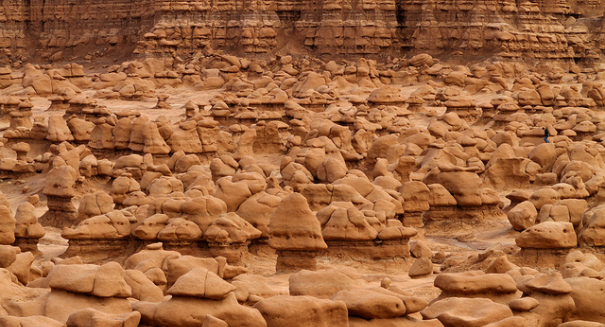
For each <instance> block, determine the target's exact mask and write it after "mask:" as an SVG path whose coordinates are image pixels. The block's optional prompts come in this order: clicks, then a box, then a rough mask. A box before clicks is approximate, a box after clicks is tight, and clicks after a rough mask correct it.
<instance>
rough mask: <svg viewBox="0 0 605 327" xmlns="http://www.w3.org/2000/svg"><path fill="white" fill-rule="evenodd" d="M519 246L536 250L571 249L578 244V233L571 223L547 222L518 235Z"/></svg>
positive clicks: (516, 239)
mask: <svg viewBox="0 0 605 327" xmlns="http://www.w3.org/2000/svg"><path fill="white" fill-rule="evenodd" d="M515 242H516V243H517V246H519V247H521V248H534V249H559V248H571V247H575V246H576V245H577V244H578V240H577V236H576V232H575V231H574V228H573V225H572V224H571V223H569V222H554V221H547V222H543V223H540V224H537V225H534V226H531V227H529V228H527V229H526V230H524V231H523V232H521V234H519V235H517V237H516V238H515Z"/></svg>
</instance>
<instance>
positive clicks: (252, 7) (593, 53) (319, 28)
mask: <svg viewBox="0 0 605 327" xmlns="http://www.w3.org/2000/svg"><path fill="white" fill-rule="evenodd" d="M604 6H605V4H604V3H603V2H602V1H567V0H544V1H537V2H528V1H513V0H499V1H494V0H475V1H473V0H376V1H374V0H358V1H350V0H313V1H302V0H266V1H263V0H246V1H229V0H203V1H192V0H188V1H174V0H164V1H160V0H155V1H154V0H134V1H130V2H125V1H121V0H109V1H99V0H93V1H87V2H81V1H66V0H50V1H41V0H33V1H24V0H10V1H9V0H5V1H3V3H2V5H1V6H0V49H1V50H2V52H1V53H2V54H3V55H4V57H6V58H8V57H11V56H13V59H14V56H15V55H19V54H25V55H27V56H29V57H35V58H42V59H51V60H59V59H63V58H71V57H86V56H87V55H88V56H91V57H94V56H95V55H97V56H100V55H105V54H111V53H112V52H118V53H121V54H132V53H135V54H141V55H152V56H158V55H159V56H166V55H175V54H176V55H185V56H187V55H193V54H195V53H196V52H199V51H207V50H209V49H222V50H225V51H226V52H229V53H234V54H238V55H242V54H266V53H277V52H278V51H280V50H281V52H284V53H301V54H306V53H309V54H314V55H328V56H334V57H336V56H349V55H358V56H381V55H382V56H386V55H389V54H393V55H398V56H400V55H401V54H406V53H418V52H428V53H431V54H433V55H457V54H458V55H466V56H468V55H471V56H493V55H498V56H501V57H505V58H538V59H583V58H598V57H599V56H600V55H602V52H603V48H605V47H604V45H603V40H602V39H603V36H602V35H603V33H602V30H603V21H602V13H603V9H604ZM89 58H90V57H89Z"/></svg>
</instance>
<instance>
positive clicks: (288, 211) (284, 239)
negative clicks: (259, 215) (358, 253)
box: [269, 193, 328, 270]
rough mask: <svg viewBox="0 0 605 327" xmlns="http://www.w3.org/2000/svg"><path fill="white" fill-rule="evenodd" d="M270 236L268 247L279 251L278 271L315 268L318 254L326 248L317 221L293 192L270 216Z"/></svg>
mask: <svg viewBox="0 0 605 327" xmlns="http://www.w3.org/2000/svg"><path fill="white" fill-rule="evenodd" d="M269 235H270V238H269V246H271V247H272V248H274V249H276V250H277V251H278V261H277V267H278V270H287V269H291V268H295V269H299V268H311V269H314V268H315V264H316V261H315V256H316V255H317V252H318V251H321V250H325V249H326V248H327V247H328V246H327V245H326V243H325V242H324V240H323V237H322V235H321V225H320V223H319V220H317V218H316V217H315V215H314V214H313V212H312V211H311V209H310V208H309V204H308V203H307V199H306V198H305V197H304V196H302V195H301V194H299V193H292V194H291V195H289V196H287V197H285V198H284V199H283V200H282V201H281V202H280V203H279V205H278V206H277V208H276V209H275V211H274V212H273V215H271V219H270V222H269ZM280 258H281V260H280Z"/></svg>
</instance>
